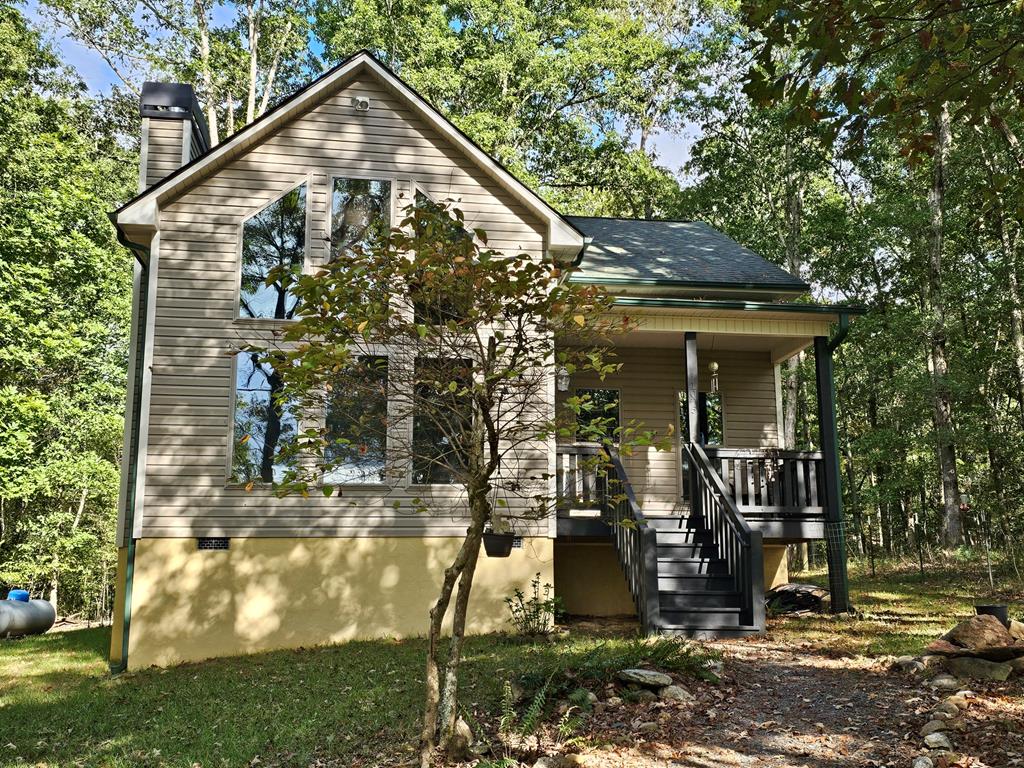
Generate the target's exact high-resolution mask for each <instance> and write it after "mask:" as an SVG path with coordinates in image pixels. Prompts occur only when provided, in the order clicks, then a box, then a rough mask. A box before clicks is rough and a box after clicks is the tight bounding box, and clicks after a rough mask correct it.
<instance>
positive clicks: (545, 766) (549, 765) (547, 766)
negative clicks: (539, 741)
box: [533, 755, 565, 768]
mask: <svg viewBox="0 0 1024 768" xmlns="http://www.w3.org/2000/svg"><path fill="white" fill-rule="evenodd" d="M563 765H565V761H564V760H563V759H562V758H561V757H559V756H558V755H554V756H552V755H544V756H543V757H540V758H537V762H535V763H534V764H533V768H562V766H563Z"/></svg>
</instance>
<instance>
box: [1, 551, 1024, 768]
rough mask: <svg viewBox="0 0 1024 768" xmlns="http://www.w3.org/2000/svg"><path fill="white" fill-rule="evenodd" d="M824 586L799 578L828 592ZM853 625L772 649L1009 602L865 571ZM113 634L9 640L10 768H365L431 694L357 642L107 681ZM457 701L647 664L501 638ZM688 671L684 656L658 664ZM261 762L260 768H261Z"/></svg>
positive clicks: (394, 741) (403, 668)
mask: <svg viewBox="0 0 1024 768" xmlns="http://www.w3.org/2000/svg"><path fill="white" fill-rule="evenodd" d="M823 578H824V574H822V573H820V572H819V573H815V574H811V575H810V576H808V575H806V574H798V575H796V576H795V578H794V580H799V581H807V580H815V581H819V582H820V581H822V580H823ZM851 591H852V595H853V601H854V603H855V605H856V606H857V607H858V608H859V609H860V613H859V614H858V616H856V617H852V618H851V617H831V616H821V617H818V616H815V617H806V618H805V617H799V618H788V619H777V620H773V622H772V626H771V632H770V635H769V637H768V642H782V643H800V644H809V649H810V650H812V651H815V652H821V653H866V654H872V655H875V654H900V653H915V652H920V651H921V649H922V648H923V646H924V645H925V644H926V643H927V642H928V641H929V640H931V639H933V638H934V637H936V636H937V635H939V634H940V633H941V632H943V631H945V630H946V629H948V628H949V627H950V626H952V624H953V623H954V622H955V621H956V620H957V619H958V618H961V617H964V616H967V615H969V614H971V613H972V612H973V607H972V606H973V604H974V603H975V602H976V598H980V599H991V598H995V599H999V600H1002V601H1009V602H1014V601H1017V600H1019V599H1020V597H1021V595H1020V590H1019V586H1017V587H1015V586H1014V585H1013V583H1012V582H1011V581H1010V580H1009V579H1008V578H1006V579H1004V580H1003V582H1002V583H1001V585H1000V586H999V588H998V589H997V590H995V591H994V592H993V591H992V590H989V589H988V583H987V580H986V579H985V577H984V575H983V573H982V572H981V571H980V570H978V569H976V568H971V567H967V566H965V565H963V564H962V563H951V564H948V565H947V566H946V567H943V568H935V567H933V569H932V570H930V571H929V572H928V573H927V574H926V575H925V576H923V577H922V576H920V575H919V574H917V572H916V570H915V569H914V568H913V567H906V568H900V567H888V568H886V569H884V570H882V569H880V570H879V572H878V574H877V575H876V576H875V577H871V576H870V575H869V574H868V573H867V572H866V571H865V570H864V569H862V568H860V567H859V566H857V567H855V568H854V569H853V571H852V579H851ZM108 644H109V630H107V629H86V630H78V631H73V632H60V633H53V634H48V635H44V636H41V637H34V638H26V639H23V640H17V641H0V766H6V765H21V764H28V765H37V766H47V767H48V768H56V767H57V766H175V767H177V766H182V768H191V767H192V766H194V765H195V764H199V765H201V766H204V768H206V767H209V766H222V765H223V766H227V765H231V766H235V765H243V764H251V765H259V766H263V767H264V768H266V767H267V766H276V765H288V766H291V765H296V766H299V765H302V766H307V765H310V764H311V763H313V764H317V765H319V766H371V765H386V764H396V763H400V762H403V761H406V760H408V759H409V758H410V757H411V750H412V744H413V742H414V740H415V736H416V724H417V718H418V716H419V711H420V703H421V696H422V667H423V653H424V644H423V642H422V641H421V640H406V641H377V642H356V643H347V644H345V645H340V646H334V647H328V648H317V649H311V650H299V651H280V652H275V653H266V654H260V655H257V656H248V657H240V658H233V659H221V660H216V661H210V662H205V663H202V664H192V665H184V666H180V667H176V668H173V669H169V670H149V671H144V672H138V673H132V674H127V675H122V676H120V677H116V678H114V677H111V676H110V674H109V673H108V671H107V666H106V651H107V647H108ZM467 645H468V647H467V652H466V666H465V672H464V677H463V681H464V682H463V687H462V702H463V704H464V705H465V706H466V708H467V710H468V711H469V712H470V713H471V714H472V715H473V719H475V720H480V721H484V722H486V721H487V720H488V719H489V718H493V717H494V716H496V715H497V714H498V711H499V709H500V700H501V689H502V685H503V682H504V680H506V679H515V680H520V681H522V682H524V683H526V685H527V687H529V685H530V684H531V683H534V684H536V683H538V682H540V681H543V680H544V679H546V678H547V676H549V675H551V674H552V673H555V674H556V675H557V673H558V672H559V671H564V670H573V672H574V674H575V677H574V678H573V682H572V685H573V686H575V685H576V684H578V682H586V681H587V680H588V679H600V678H601V677H602V676H606V675H608V674H609V673H610V672H611V671H614V670H615V669H616V668H621V667H624V666H631V665H634V664H637V663H639V662H641V661H642V655H643V652H642V651H640V650H638V646H637V645H636V644H635V643H633V642H631V641H630V640H629V639H626V638H622V637H607V636H606V637H598V636H588V635H583V634H582V633H579V632H574V633H573V634H572V635H571V636H570V637H569V638H567V639H564V640H560V641H557V642H550V643H549V642H539V643H536V644H530V643H524V642H522V641H519V640H517V639H514V638H509V637H504V636H488V637H479V638H471V639H470V640H469V641H468V643H467ZM660 661H662V662H663V665H664V666H673V665H676V664H678V665H679V666H680V668H685V667H686V666H687V665H688V664H689V663H690V662H689V661H687V659H686V657H685V656H683V655H680V656H678V657H675V658H673V657H670V656H668V655H666V656H663V657H661V658H660ZM254 758H258V761H257V762H255V763H254V762H253V760H254Z"/></svg>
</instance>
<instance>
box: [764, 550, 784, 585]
mask: <svg viewBox="0 0 1024 768" xmlns="http://www.w3.org/2000/svg"><path fill="white" fill-rule="evenodd" d="M788 583H789V560H788V559H787V558H786V545H785V544H783V545H779V546H773V545H766V546H765V548H764V588H765V590H769V589H772V588H774V587H779V586H782V585H783V584H788Z"/></svg>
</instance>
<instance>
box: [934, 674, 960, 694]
mask: <svg viewBox="0 0 1024 768" xmlns="http://www.w3.org/2000/svg"><path fill="white" fill-rule="evenodd" d="M928 685H929V686H930V687H932V688H938V689H939V690H941V691H955V690H958V689H959V688H960V681H959V680H957V679H956V678H955V677H953V676H952V675H946V674H942V675H936V676H935V677H933V678H932V679H931V680H929V681H928Z"/></svg>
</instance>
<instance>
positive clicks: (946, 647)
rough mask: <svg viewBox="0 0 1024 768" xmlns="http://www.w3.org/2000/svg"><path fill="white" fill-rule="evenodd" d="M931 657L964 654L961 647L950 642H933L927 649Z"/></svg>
mask: <svg viewBox="0 0 1024 768" xmlns="http://www.w3.org/2000/svg"><path fill="white" fill-rule="evenodd" d="M925 650H926V651H928V655H929V656H957V655H958V654H961V653H963V652H964V649H963V648H961V647H960V646H959V645H953V644H952V643H951V642H949V640H933V641H932V642H930V643H928V645H927V646H926V647H925Z"/></svg>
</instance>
